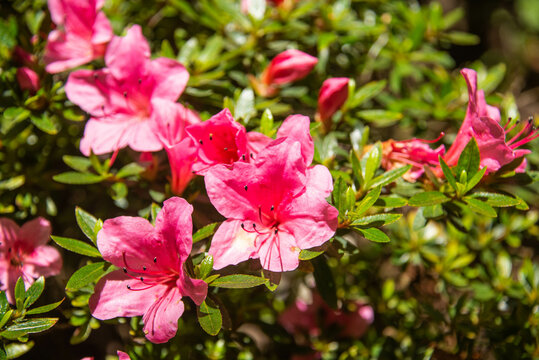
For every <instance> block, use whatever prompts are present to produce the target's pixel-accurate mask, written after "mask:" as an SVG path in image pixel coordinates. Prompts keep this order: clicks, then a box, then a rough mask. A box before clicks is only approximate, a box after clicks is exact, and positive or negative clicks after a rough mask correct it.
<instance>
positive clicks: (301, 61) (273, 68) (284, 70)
mask: <svg viewBox="0 0 539 360" xmlns="http://www.w3.org/2000/svg"><path fill="white" fill-rule="evenodd" d="M316 63H318V59H317V58H315V57H314V56H311V55H309V54H306V53H304V52H302V51H299V50H295V49H291V50H286V51H283V52H282V53H280V54H279V55H277V56H276V57H274V58H273V60H271V63H270V64H269V66H268V67H267V68H266V69H265V70H264V72H263V73H262V78H261V80H262V83H263V84H264V85H283V84H288V83H291V82H293V81H296V80H299V79H303V78H304V77H305V76H307V75H308V74H309V73H310V72H311V70H312V69H313V67H314V66H315V65H316Z"/></svg>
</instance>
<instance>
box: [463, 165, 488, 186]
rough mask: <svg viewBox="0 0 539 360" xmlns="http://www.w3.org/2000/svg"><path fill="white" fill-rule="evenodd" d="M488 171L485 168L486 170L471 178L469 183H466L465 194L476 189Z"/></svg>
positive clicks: (485, 168) (483, 169)
mask: <svg viewBox="0 0 539 360" xmlns="http://www.w3.org/2000/svg"><path fill="white" fill-rule="evenodd" d="M486 171H487V167H486V166H485V167H484V168H482V169H481V170H479V171H478V172H476V173H475V174H474V175H473V176H472V177H471V178H469V179H468V182H467V183H466V188H465V192H468V191H470V190H472V189H473V188H474V187H475V185H477V184H478V183H479V182H480V181H481V179H482V178H483V175H485V172H486Z"/></svg>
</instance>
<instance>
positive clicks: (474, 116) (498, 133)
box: [444, 69, 539, 173]
mask: <svg viewBox="0 0 539 360" xmlns="http://www.w3.org/2000/svg"><path fill="white" fill-rule="evenodd" d="M461 74H462V76H464V79H465V80H466V84H467V86H468V96H469V101H468V108H467V109H466V117H465V118H464V121H463V123H462V125H461V127H460V129H459V132H458V133H457V137H456V138H455V141H454V142H453V145H451V147H450V148H449V150H448V151H447V153H446V154H445V156H444V160H445V161H446V162H447V164H448V165H449V166H455V165H457V163H458V159H459V157H460V154H461V153H462V151H463V150H464V148H465V147H466V145H467V144H468V142H469V141H470V140H471V139H472V137H473V138H475V140H476V141H477V146H478V148H479V155H480V158H481V162H480V165H481V167H486V168H487V171H486V173H491V172H495V171H497V170H499V169H500V168H501V167H502V166H504V165H507V164H509V163H512V162H513V161H515V160H516V159H519V158H522V157H523V156H524V155H526V154H528V153H530V151H529V150H526V149H518V148H519V147H520V146H522V145H524V144H526V143H528V142H530V141H532V140H533V139H535V138H537V137H538V136H539V132H538V131H537V130H536V129H535V128H534V126H533V123H532V121H531V120H530V121H528V122H527V123H526V124H525V125H524V126H523V128H522V129H521V130H520V131H519V132H518V133H517V134H516V135H514V136H513V137H512V138H510V139H509V140H507V137H508V136H507V135H508V134H509V133H510V132H511V131H512V130H513V129H514V128H515V126H516V125H515V126H512V127H510V128H508V127H507V125H508V124H506V126H505V127H502V126H501V125H500V111H499V110H498V109H497V108H495V107H493V106H490V105H487V103H486V101H485V94H484V92H483V90H478V89H477V73H476V72H475V71H474V70H471V69H463V70H461ZM521 170H523V169H522V168H521Z"/></svg>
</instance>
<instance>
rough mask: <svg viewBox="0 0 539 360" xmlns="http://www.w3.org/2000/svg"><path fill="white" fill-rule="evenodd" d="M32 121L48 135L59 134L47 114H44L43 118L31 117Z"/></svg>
mask: <svg viewBox="0 0 539 360" xmlns="http://www.w3.org/2000/svg"><path fill="white" fill-rule="evenodd" d="M30 120H31V121H32V124H34V125H35V126H36V127H37V128H38V129H39V130H41V131H43V132H46V133H47V134H51V135H55V134H57V133H58V128H57V126H56V124H55V123H54V121H52V120H51V118H50V117H49V116H48V115H47V114H46V113H43V114H42V115H41V116H34V115H30Z"/></svg>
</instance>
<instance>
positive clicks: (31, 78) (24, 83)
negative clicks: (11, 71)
mask: <svg viewBox="0 0 539 360" xmlns="http://www.w3.org/2000/svg"><path fill="white" fill-rule="evenodd" d="M17 82H18V83H19V86H20V87H21V89H22V90H28V91H29V92H30V93H31V94H35V93H36V92H37V91H38V90H39V76H38V75H37V74H36V72H35V71H34V70H32V69H30V68H27V67H21V68H18V69H17Z"/></svg>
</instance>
